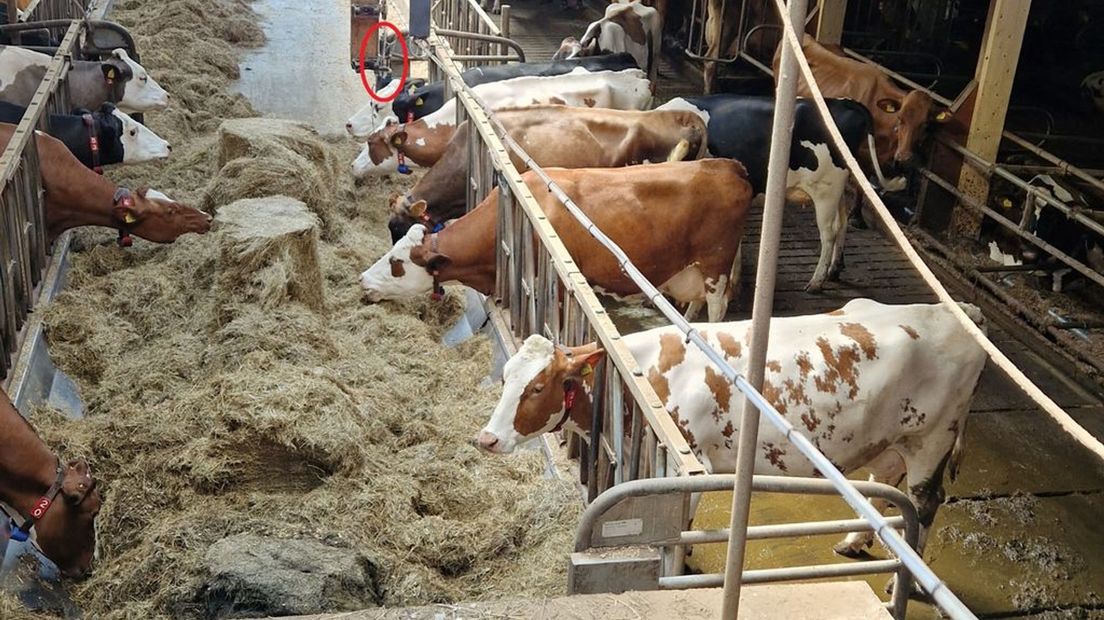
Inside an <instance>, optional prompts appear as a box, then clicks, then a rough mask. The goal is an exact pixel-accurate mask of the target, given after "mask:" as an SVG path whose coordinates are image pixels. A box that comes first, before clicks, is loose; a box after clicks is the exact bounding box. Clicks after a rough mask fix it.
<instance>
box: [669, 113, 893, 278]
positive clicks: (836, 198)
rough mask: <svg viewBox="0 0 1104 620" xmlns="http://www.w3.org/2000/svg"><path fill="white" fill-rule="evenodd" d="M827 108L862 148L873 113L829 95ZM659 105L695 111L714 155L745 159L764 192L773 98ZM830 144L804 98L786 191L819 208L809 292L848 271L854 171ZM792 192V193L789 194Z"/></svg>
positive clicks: (756, 185)
mask: <svg viewBox="0 0 1104 620" xmlns="http://www.w3.org/2000/svg"><path fill="white" fill-rule="evenodd" d="M828 108H829V110H830V111H831V112H832V118H833V119H834V120H835V122H836V125H837V126H838V127H839V128H840V132H841V133H842V134H843V139H844V140H845V141H846V143H847V147H848V148H849V149H851V151H852V152H857V151H858V148H859V145H860V144H862V143H863V141H864V140H865V139H866V138H867V136H868V135H869V134H870V128H871V119H870V112H869V111H867V109H866V108H865V107H864V106H863V105H862V104H860V103H858V102H855V101H851V100H849V99H829V100H828ZM657 109H659V110H691V111H693V112H696V113H697V114H698V115H699V116H701V118H702V119H703V120H704V121H705V124H706V127H707V131H708V134H709V137H708V144H709V153H710V154H711V155H712V156H714V157H729V158H731V159H735V160H738V161H740V162H741V163H743V164H744V166H745V167H746V168H747V171H748V180H750V181H751V187H752V190H753V191H755V193H756V194H761V193H763V192H764V191H765V189H766V185H767V160H768V159H769V157H770V138H771V124H772V120H773V118H774V99H773V98H772V97H753V96H747V95H708V96H704V97H678V98H675V99H672V100H671V101H669V102H667V103H665V104H664V105H662V106H660V107H659V108H657ZM830 144H831V139H830V137H829V135H828V131H827V129H826V128H825V127H824V124H823V123H822V122H821V120H820V116H819V114H818V113H817V110H816V105H815V104H814V103H813V102H812V101H811V100H807V99H799V100H798V102H797V109H796V111H795V114H794V132H793V144H792V145H791V147H790V148H791V151H790V171H789V175H788V178H787V183H786V186H787V190H791V191H792V190H801V191H803V192H804V193H805V194H807V195H808V198H809V199H810V200H811V201H812V203H813V206H814V207H815V208H816V218H817V228H818V230H819V231H820V260H819V261H818V262H817V266H816V271H815V272H814V273H813V277H812V279H811V280H809V284H808V285H807V286H806V287H805V288H806V290H808V291H819V290H820V289H821V287H822V286H823V285H824V281H825V280H826V279H828V278H834V277H836V276H838V275H839V272H840V271H841V270H842V269H843V241H844V235H845V233H846V231H847V216H848V208H847V205H846V204H845V203H844V201H843V195H844V191H845V190H846V189H847V185H848V179H849V175H848V172H847V168H846V167H845V165H844V163H843V159H842V158H841V157H840V156H839V154H838V153H836V151H835V149H834V148H832V147H831V146H830ZM788 195H792V194H789V192H788Z"/></svg>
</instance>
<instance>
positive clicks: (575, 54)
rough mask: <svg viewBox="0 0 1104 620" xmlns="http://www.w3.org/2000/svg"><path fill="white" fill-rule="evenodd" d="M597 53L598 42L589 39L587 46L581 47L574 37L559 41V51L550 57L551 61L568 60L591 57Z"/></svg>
mask: <svg viewBox="0 0 1104 620" xmlns="http://www.w3.org/2000/svg"><path fill="white" fill-rule="evenodd" d="M597 52H598V40H597V39H591V40H590V43H589V45H583V44H582V43H580V42H579V40H578V39H576V38H575V37H566V38H564V40H563V41H560V49H558V50H556V53H555V54H553V55H552V60H554V61H555V60H568V59H570V58H579V57H581V56H593V55H594V54H596V53H597Z"/></svg>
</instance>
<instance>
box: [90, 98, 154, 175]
mask: <svg viewBox="0 0 1104 620" xmlns="http://www.w3.org/2000/svg"><path fill="white" fill-rule="evenodd" d="M96 122H97V125H98V127H97V129H98V130H99V133H100V135H101V136H102V137H103V140H102V141H103V142H104V143H105V144H107V143H114V142H115V141H118V144H119V146H120V147H121V148H122V153H123V163H124V164H137V163H141V162H146V161H153V160H156V159H165V158H166V157H168V156H169V153H170V152H171V151H172V147H171V146H170V145H169V143H168V142H166V141H165V140H162V139H161V136H158V135H157V134H155V133H153V132H152V131H150V129H149V128H148V127H146V126H145V125H143V124H141V123H139V122H138V121H136V120H134V119H133V118H131V117H130V116H129V115H127V114H126V113H125V112H123V111H122V110H119V109H118V108H116V107H115V106H114V105H112V104H110V103H105V104H103V106H101V107H100V111H99V114H97V119H96Z"/></svg>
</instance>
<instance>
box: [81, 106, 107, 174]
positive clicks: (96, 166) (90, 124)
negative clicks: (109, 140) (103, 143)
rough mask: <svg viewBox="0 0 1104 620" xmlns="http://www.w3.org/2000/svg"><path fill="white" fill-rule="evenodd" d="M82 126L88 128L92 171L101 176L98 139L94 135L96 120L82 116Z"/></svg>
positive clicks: (89, 115)
mask: <svg viewBox="0 0 1104 620" xmlns="http://www.w3.org/2000/svg"><path fill="white" fill-rule="evenodd" d="M81 119H82V120H83V121H84V126H85V127H87V128H88V150H89V151H91V152H92V171H93V172H95V173H96V174H103V165H102V164H101V163H100V162H101V159H100V139H99V137H98V136H97V135H96V119H95V117H93V116H92V115H91V114H82V115H81Z"/></svg>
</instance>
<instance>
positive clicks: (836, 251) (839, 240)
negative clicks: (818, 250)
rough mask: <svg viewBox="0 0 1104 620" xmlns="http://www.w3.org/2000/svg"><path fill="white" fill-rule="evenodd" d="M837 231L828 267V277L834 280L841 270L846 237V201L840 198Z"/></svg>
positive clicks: (837, 278)
mask: <svg viewBox="0 0 1104 620" xmlns="http://www.w3.org/2000/svg"><path fill="white" fill-rule="evenodd" d="M838 226H839V232H838V233H836V242H835V244H834V245H833V247H832V264H831V265H830V266H829V267H828V279H829V280H831V281H833V282H836V281H838V280H839V277H840V273H841V272H843V246H844V239H845V238H846V237H847V201H846V199H843V198H841V199H840V204H839V220H838Z"/></svg>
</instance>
